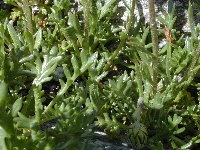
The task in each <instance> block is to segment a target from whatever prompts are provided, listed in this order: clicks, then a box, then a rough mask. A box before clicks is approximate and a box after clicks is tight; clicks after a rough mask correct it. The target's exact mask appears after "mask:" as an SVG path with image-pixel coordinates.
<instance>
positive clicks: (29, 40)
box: [24, 30, 34, 53]
mask: <svg viewBox="0 0 200 150" xmlns="http://www.w3.org/2000/svg"><path fill="white" fill-rule="evenodd" d="M24 36H25V39H26V42H27V44H28V47H29V50H30V52H31V53H32V52H33V48H34V42H33V36H32V34H31V33H30V32H29V31H28V30H25V31H24Z"/></svg>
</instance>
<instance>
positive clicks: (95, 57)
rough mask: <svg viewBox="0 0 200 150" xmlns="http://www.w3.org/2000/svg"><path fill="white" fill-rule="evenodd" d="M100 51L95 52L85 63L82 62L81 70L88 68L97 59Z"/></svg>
mask: <svg viewBox="0 0 200 150" xmlns="http://www.w3.org/2000/svg"><path fill="white" fill-rule="evenodd" d="M97 57H98V52H95V53H94V54H93V55H92V56H90V58H89V59H88V61H87V62H86V63H85V64H82V66H81V69H80V71H81V72H82V73H83V72H85V70H87V69H88V68H89V67H90V66H91V65H92V64H93V63H94V62H96V61H97Z"/></svg>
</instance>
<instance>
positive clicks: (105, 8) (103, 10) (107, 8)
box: [99, 0, 116, 19]
mask: <svg viewBox="0 0 200 150" xmlns="http://www.w3.org/2000/svg"><path fill="white" fill-rule="evenodd" d="M115 2H116V0H109V1H107V2H106V3H105V5H104V6H103V7H102V8H101V13H100V16H99V19H102V18H103V17H104V16H105V15H106V14H107V13H108V12H109V11H110V6H111V5H112V4H113V3H115Z"/></svg>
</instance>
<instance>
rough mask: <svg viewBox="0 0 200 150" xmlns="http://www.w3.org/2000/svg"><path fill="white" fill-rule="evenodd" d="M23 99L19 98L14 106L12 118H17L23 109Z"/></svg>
mask: <svg viewBox="0 0 200 150" xmlns="http://www.w3.org/2000/svg"><path fill="white" fill-rule="evenodd" d="M22 102H23V100H22V97H20V98H18V99H17V100H16V101H15V103H14V104H13V106H12V116H13V117H16V116H17V113H18V112H19V111H20V109H21V108H22Z"/></svg>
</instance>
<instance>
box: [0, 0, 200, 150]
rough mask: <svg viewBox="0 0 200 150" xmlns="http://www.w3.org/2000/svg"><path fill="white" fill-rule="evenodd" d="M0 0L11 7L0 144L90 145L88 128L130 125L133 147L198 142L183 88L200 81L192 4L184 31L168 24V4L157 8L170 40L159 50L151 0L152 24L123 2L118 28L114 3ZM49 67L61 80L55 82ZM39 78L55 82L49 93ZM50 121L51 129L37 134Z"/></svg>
mask: <svg viewBox="0 0 200 150" xmlns="http://www.w3.org/2000/svg"><path fill="white" fill-rule="evenodd" d="M5 2H6V3H8V4H11V5H13V11H12V12H10V13H9V14H8V16H5V17H4V18H1V23H0V62H1V63H0V90H1V95H0V113H1V114H0V116H1V117H0V135H1V136H0V137H1V141H0V146H1V148H2V149H8V150H9V149H70V150H71V149H89V146H88V145H89V139H90V138H91V137H92V136H93V132H94V131H95V130H104V131H105V132H106V133H107V134H108V135H109V137H110V138H117V137H118V135H119V134H120V131H121V130H125V131H128V137H129V138H130V141H131V142H132V144H133V146H135V147H138V148H141V147H143V146H146V147H149V148H151V149H164V148H163V147H164V146H165V143H164V142H165V141H167V144H168V145H170V146H171V147H172V148H173V149H189V148H191V147H195V144H197V143H199V141H200V139H199V134H198V133H199V123H198V120H199V111H198V108H199V97H194V96H193V95H191V93H190V92H189V91H188V88H189V87H190V86H193V87H195V89H196V88H198V87H199V84H198V83H197V82H195V80H194V79H195V78H198V70H199V66H200V64H199V59H198V58H199V46H200V43H199V40H198V37H199V31H200V28H199V25H194V21H193V14H192V4H191V3H189V8H188V14H189V24H190V29H191V36H190V37H184V35H183V36H178V31H176V29H174V27H173V26H174V23H175V20H176V18H175V17H174V12H175V7H174V4H173V3H172V1H169V2H168V8H169V9H168V11H165V10H164V9H162V8H161V10H162V13H163V16H164V18H162V17H159V16H158V17H157V18H158V20H159V22H160V23H161V24H163V26H164V27H165V28H167V29H169V31H170V34H171V38H173V40H174V41H175V42H173V43H172V42H169V41H168V42H167V43H166V45H165V46H164V47H163V48H159V47H158V42H159V41H158V39H157V38H158V35H160V36H162V37H164V38H165V33H164V30H163V29H156V28H157V27H156V23H155V17H156V16H155V14H154V4H153V3H152V2H153V1H151V0H149V7H150V12H151V13H152V14H151V16H150V17H151V23H150V24H151V25H150V26H148V24H147V25H143V24H141V23H139V20H137V19H136V17H134V9H135V5H136V1H135V0H133V1H132V3H131V6H129V5H128V4H127V3H126V2H125V1H123V2H124V4H125V6H126V7H127V8H128V9H129V10H130V14H129V18H128V19H127V21H124V29H122V27H121V26H119V25H116V24H114V20H113V16H114V15H116V14H117V12H118V11H116V10H117V9H118V3H119V1H117V0H111V1H106V2H105V3H104V2H102V1H101V0H92V1H90V0H81V1H79V2H76V3H74V2H71V1H70V0H60V1H53V2H51V1H36V0H35V1H27V0H22V1H17V2H16V1H14V0H5ZM33 6H38V7H39V10H37V11H36V12H34V10H33ZM78 6H81V7H82V9H80V7H78ZM9 19H10V20H9ZM177 37H178V38H177ZM176 38H177V39H176ZM57 68H62V69H61V70H63V74H64V77H62V76H61V77H57V79H59V80H58V81H57V80H56V81H54V79H55V78H53V76H55V75H56V73H55V71H56V70H57ZM45 84H47V85H54V84H56V85H57V86H58V89H57V91H54V92H49V89H48V88H46V86H45ZM48 100H49V101H48ZM140 100H142V101H143V102H142V103H140V102H138V101H140ZM51 120H56V125H55V128H54V129H48V128H45V129H44V131H43V130H42V129H41V126H43V125H45V124H46V122H49V121H51ZM185 135H187V136H185ZM97 149H98V148H97Z"/></svg>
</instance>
